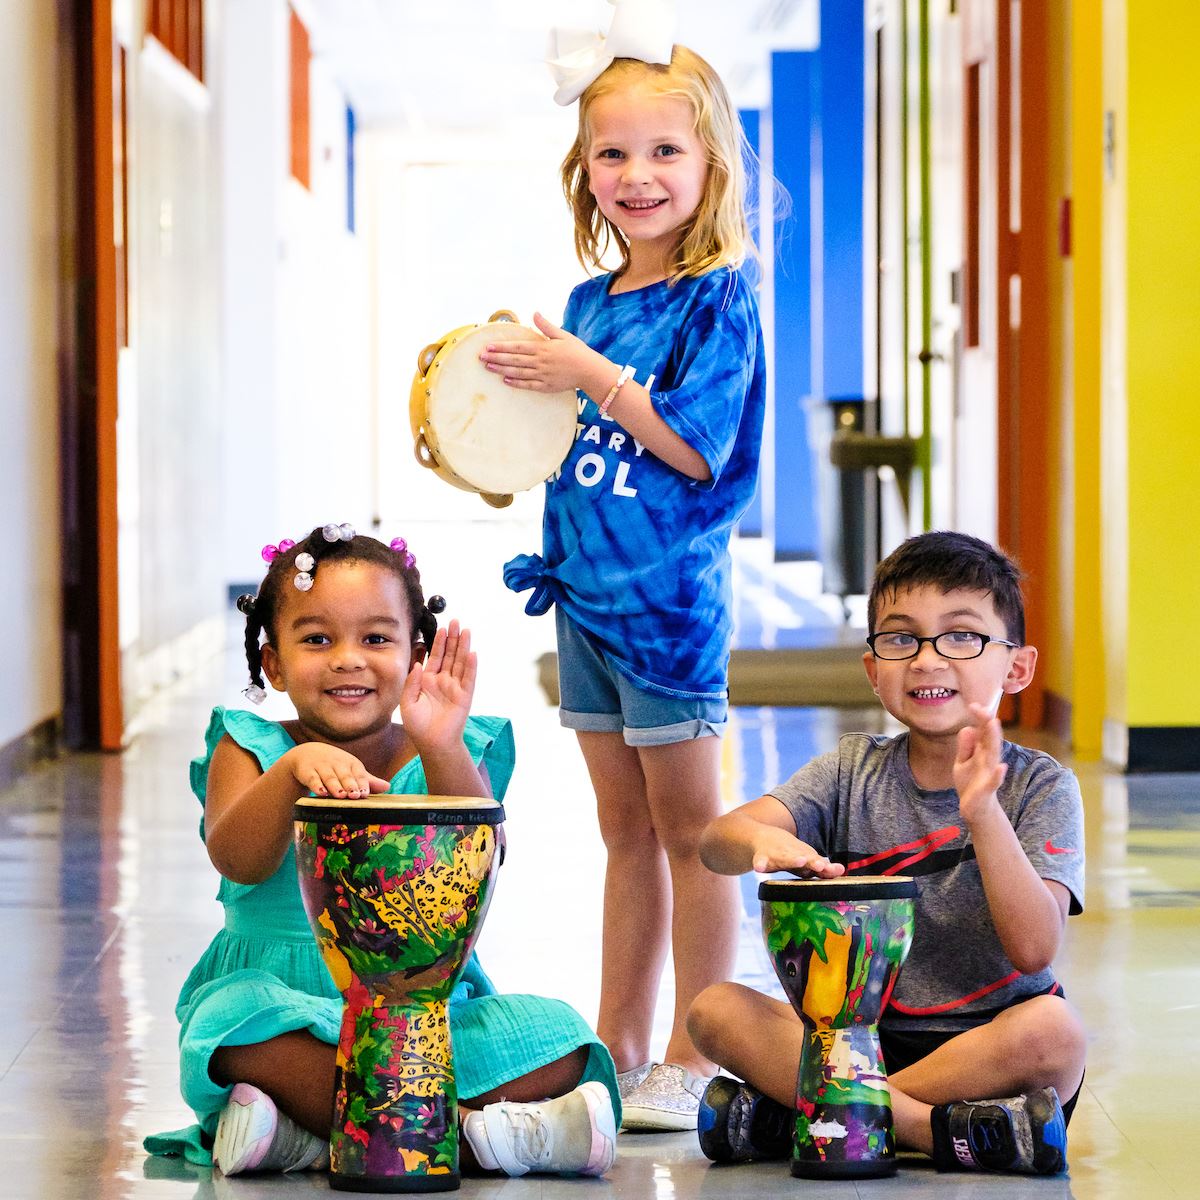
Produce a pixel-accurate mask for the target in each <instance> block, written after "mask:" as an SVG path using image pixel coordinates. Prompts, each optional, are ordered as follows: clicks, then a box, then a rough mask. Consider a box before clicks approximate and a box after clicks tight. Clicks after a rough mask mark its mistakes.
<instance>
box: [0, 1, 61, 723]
mask: <svg viewBox="0 0 1200 1200" xmlns="http://www.w3.org/2000/svg"><path fill="white" fill-rule="evenodd" d="M5 9H6V11H5V16H4V36H3V37H0V107H2V108H3V110H4V113H5V119H4V121H3V123H0V161H3V163H4V184H3V186H2V187H0V246H2V247H3V252H2V253H0V380H2V381H3V384H2V388H0V431H2V432H0V511H2V512H3V513H4V530H5V533H4V555H3V574H4V585H3V587H0V629H3V630H4V637H5V647H6V649H5V661H4V680H5V686H4V687H3V688H0V746H3V745H4V744H6V743H7V742H10V741H11V740H12V739H14V738H16V737H19V736H21V735H22V734H24V733H26V732H27V731H28V730H30V729H31V728H32V727H33V726H35V725H37V724H38V723H39V722H41V721H44V720H45V719H47V718H48V717H53V716H55V715H57V714H58V712H59V711H60V709H61V706H62V686H61V676H62V660H61V633H60V630H61V625H62V619H61V602H60V596H59V588H60V572H59V544H60V537H59V505H58V487H59V459H58V432H57V430H58V394H57V368H56V354H57V344H58V319H59V314H58V297H59V279H58V271H59V261H60V260H59V248H58V218H59V212H58V208H59V189H58V182H57V174H56V171H57V168H56V148H57V143H58V121H57V118H58V112H57V108H58V99H57V96H56V89H55V73H56V67H57V62H56V54H57V46H56V12H55V6H54V5H53V4H12V5H6V6H5Z"/></svg>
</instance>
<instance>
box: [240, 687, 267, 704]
mask: <svg viewBox="0 0 1200 1200" xmlns="http://www.w3.org/2000/svg"><path fill="white" fill-rule="evenodd" d="M242 695H243V696H245V697H246V699H247V700H249V701H250V703H251V704H261V703H262V702H263V701H264V700H265V699H266V698H267V689H266V688H265V687H259V685H258V684H257V683H252V684H251V685H250V686H249V687H248V688H242Z"/></svg>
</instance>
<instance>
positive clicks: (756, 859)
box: [751, 825, 846, 879]
mask: <svg viewBox="0 0 1200 1200" xmlns="http://www.w3.org/2000/svg"><path fill="white" fill-rule="evenodd" d="M751 853H752V858H751V866H752V867H753V869H754V870H755V871H757V872H758V873H759V874H760V875H765V874H769V873H770V872H772V871H790V872H791V873H792V874H793V875H798V876H799V877H800V878H801V879H836V878H837V877H838V876H839V875H844V874H845V873H846V868H845V867H844V866H842V864H841V863H835V862H830V861H829V859H827V858H826V857H825V856H824V855H823V854H818V853H817V851H816V850H814V849H813V848H812V847H811V846H810V845H808V843H807V842H802V841H800V840H799V839H798V838H796V837H794V836H793V835H792V834H790V833H788V832H787V830H785V829H776V828H774V827H773V826H769V825H764V826H763V827H762V829H761V831H759V832H758V833H757V834H756V836H755V839H754V844H753V846H752V847H751Z"/></svg>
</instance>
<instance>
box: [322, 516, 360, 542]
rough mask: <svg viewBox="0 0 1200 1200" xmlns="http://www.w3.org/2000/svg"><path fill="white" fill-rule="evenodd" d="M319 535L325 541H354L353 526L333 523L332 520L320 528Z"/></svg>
mask: <svg viewBox="0 0 1200 1200" xmlns="http://www.w3.org/2000/svg"><path fill="white" fill-rule="evenodd" d="M321 536H322V537H323V538H324V539H325V540H326V541H327V542H339V541H340V542H352V541H354V526H353V525H350V524H348V523H347V524H342V525H335V524H334V523H333V522H332V521H331V522H330V523H329V524H328V525H326V526H325V527H324V528H323V529H322V530H321Z"/></svg>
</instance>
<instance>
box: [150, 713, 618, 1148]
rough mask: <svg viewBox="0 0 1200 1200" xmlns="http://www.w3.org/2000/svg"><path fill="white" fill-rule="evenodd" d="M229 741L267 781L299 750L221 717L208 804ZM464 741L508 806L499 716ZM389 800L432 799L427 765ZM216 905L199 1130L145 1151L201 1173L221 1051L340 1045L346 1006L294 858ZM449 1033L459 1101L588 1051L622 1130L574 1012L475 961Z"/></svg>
mask: <svg viewBox="0 0 1200 1200" xmlns="http://www.w3.org/2000/svg"><path fill="white" fill-rule="evenodd" d="M226 735H228V736H229V737H231V738H232V739H233V740H234V741H235V742H236V743H237V744H238V745H239V746H241V747H242V748H243V749H245V750H248V751H250V753H252V754H253V755H254V756H255V757H256V758H257V759H258V762H259V765H260V766H261V767H262V769H263V770H264V771H266V770H267V768H268V767H270V766H271V765H272V764H273V763H274V762H275V761H276V760H277V759H279V758H280V757H281V756H282V755H283V754H285V753H286V752H287V751H288V750H290V749H292V747H293V746H294V745H295V742H293V741H292V739H291V737H289V736H288V733H287V731H286V730H285V729H284V728H283V726H282V725H280V724H278V723H277V722H275V721H267V720H264V719H263V718H262V717H260V716H258V715H256V714H255V713H251V712H245V711H243V710H241V709H232V708H215V709H213V714H212V719H211V721H210V722H209V726H208V731H207V733H206V734H205V738H204V742H205V752H204V754H203V755H201V756H200V757H199V758H196V759H193V760H192V764H191V783H192V791H194V792H195V793H196V796H197V798H198V799H199V800H200V803H201V804H203V803H204V799H205V791H206V788H207V786H208V764H209V761H210V760H211V758H212V755H213V751H214V750H215V749H216V747H217V743H218V742H220V740H221V739H222V738H223V737H225V736H226ZM463 740H464V741H465V743H466V746H467V749H468V750H469V751H470V753H471V757H472V759H473V760H474V761H475V762H476V763H477V764H478V765H480V766H482V767H484V768H485V769H486V771H487V774H488V778H489V779H490V780H491V784H492V792H493V794H494V796H495V797H496V799H497V800H502V799H503V798H504V793H505V790H506V789H507V787H508V782H509V779H510V778H511V777H512V771H513V763H514V760H515V746H514V743H513V735H512V726H511V725H510V723H509V722H508V721H506V720H504V719H502V718H500V717H470V718H468V720H467V725H466V729H465V730H464V732H463ZM390 790H391V791H392V792H393V793H397V794H408V795H415V794H428V791H429V786H428V783H427V782H426V779H425V770H424V767H423V766H422V764H421V760H420V759H419V758H414V759H413V760H412V761H411V762H409V763H407V764H405V766H403V767H402V768H401V769H400V770H399V771H398V772H397V773H396V775H395V776H394V777H393V779H392V781H391V789H390ZM200 836H201V837H203V836H204V821H203V818H202V819H201V822H200ZM217 898H218V899H219V900H220V901H221V903H222V904H223V905H224V906H225V928H224V929H223V930H221V932H220V933H218V934H217V936H216V937H215V938H214V939H213V941H212V944H211V945H210V946H209V947H208V949H207V950H206V951H205V952H204V954H203V955H202V957H201V959H200V961H199V962H198V963H197V964H196V965H195V967H194V968H193V969H192V972H191V974H190V975H189V976H188V978H187V981H186V982H185V983H184V985H183V990H182V991H181V992H180V994H179V1002H178V1003H177V1004H176V1006H175V1015H176V1016H177V1017H178V1018H179V1023H180V1031H179V1074H180V1088H181V1090H182V1092H183V1098H184V1100H186V1101H187V1103H188V1105H189V1106H190V1107H191V1108H192V1109H193V1111H194V1112H195V1113H196V1117H197V1119H198V1121H199V1124H198V1125H193V1126H190V1127H189V1128H187V1129H180V1130H175V1131H173V1132H171V1133H162V1134H155V1135H153V1136H151V1137H148V1138H146V1139H145V1142H144V1145H145V1147H146V1149H147V1150H148V1151H149V1152H150V1153H151V1154H164V1155H172V1154H173V1155H183V1156H184V1157H185V1158H186V1159H188V1160H189V1161H190V1162H193V1163H197V1164H199V1165H201V1166H209V1165H211V1163H212V1154H211V1147H212V1139H213V1135H214V1133H215V1132H216V1127H217V1117H218V1116H219V1115H220V1112H221V1109H222V1108H224V1107H225V1103H226V1101H227V1100H228V1098H229V1093H230V1090H231V1089H230V1088H227V1087H221V1086H220V1085H219V1084H217V1083H215V1082H214V1081H213V1080H212V1078H211V1077H210V1075H209V1073H208V1065H209V1060H210V1059H211V1057H212V1055H213V1052H214V1051H215V1050H216V1049H217V1047H218V1046H245V1045H252V1044H254V1043H257V1042H265V1041H267V1040H269V1039H270V1038H273V1037H277V1036H278V1035H279V1034H282V1033H287V1032H289V1031H291V1030H295V1029H307V1030H308V1031H309V1033H311V1034H312V1035H313V1036H314V1037H316V1038H319V1039H320V1040H321V1041H323V1042H326V1043H328V1044H329V1045H336V1044H337V1040H338V1031H339V1028H340V1025H341V1019H342V998H341V995H340V994H339V992H338V990H337V988H335V987H334V985H333V980H332V978H331V977H330V975H329V972H328V970H327V969H326V967H325V963H324V960H323V959H322V957H321V954H320V951H319V950H318V948H317V943H316V940H315V939H314V938H313V935H312V932H311V930H310V929H309V927H308V920H307V918H306V917H305V914H304V907H303V905H302V903H301V900H300V888H299V884H298V883H297V879H296V857H295V851H294V850H293V849H291V848H289V849H288V852H287V854H286V855H285V856H284V859H283V862H282V863H280V865H279V869H278V870H277V871H276V872H275V874H274V875H272V876H271V877H270V878H269V879H266V880H264V881H263V882H262V883H258V884H240V883H233V882H231V881H230V880H228V879H224V878H222V880H221V886H220V890H219V891H218V893H217ZM484 933H485V936H486V927H485V930H484ZM450 1029H451V1035H452V1037H453V1042H454V1070H455V1077H456V1082H457V1086H458V1094H459V1096H461V1097H464V1098H469V1097H471V1096H479V1095H482V1094H483V1093H484V1092H488V1091H491V1090H492V1089H493V1088H496V1087H499V1086H500V1085H501V1084H504V1083H508V1082H509V1081H510V1080H513V1079H516V1078H518V1077H519V1076H521V1075H525V1074H528V1073H529V1072H530V1071H533V1070H536V1069H537V1068H538V1067H543V1066H546V1065H547V1064H548V1063H552V1062H554V1061H555V1060H557V1059H559V1058H562V1057H564V1056H565V1055H567V1054H570V1053H571V1052H572V1051H574V1050H576V1049H578V1048H579V1047H580V1046H587V1047H588V1048H589V1050H590V1054H589V1057H588V1064H587V1068H586V1069H585V1071H584V1076H583V1079H582V1080H581V1081H580V1082H584V1081H586V1080H589V1079H595V1080H599V1081H600V1082H601V1083H603V1084H604V1085H605V1086H606V1087H607V1088H608V1090H609V1092H610V1093H611V1095H612V1102H613V1109H614V1110H615V1112H616V1114H617V1122H618V1126H619V1124H620V1119H621V1118H620V1113H621V1102H620V1097H619V1095H618V1092H617V1078H616V1071H615V1069H614V1067H613V1061H612V1057H611V1056H610V1055H609V1053H608V1050H607V1049H606V1048H605V1046H604V1045H603V1043H601V1042H600V1040H599V1039H598V1038H597V1037H596V1035H595V1033H594V1032H593V1031H592V1030H591V1028H590V1027H589V1026H588V1024H587V1023H586V1022H585V1021H584V1020H583V1018H582V1017H581V1016H580V1015H579V1014H578V1013H577V1012H576V1011H575V1010H574V1009H573V1008H571V1007H570V1005H568V1004H564V1003H563V1002H562V1001H560V1000H550V999H547V998H545V997H542V996H525V995H500V994H498V993H497V992H496V989H495V988H494V987H493V985H492V982H491V980H490V979H488V977H487V975H485V974H484V972H483V968H482V967H481V966H480V965H479V961H478V959H477V957H476V956H475V955H474V954H472V955H471V957H470V959H469V961H468V963H467V968H466V971H465V972H464V974H463V977H462V979H461V980H460V981H459V983H458V986H457V987H456V988H455V989H454V993H453V995H452V996H451V998H450Z"/></svg>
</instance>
